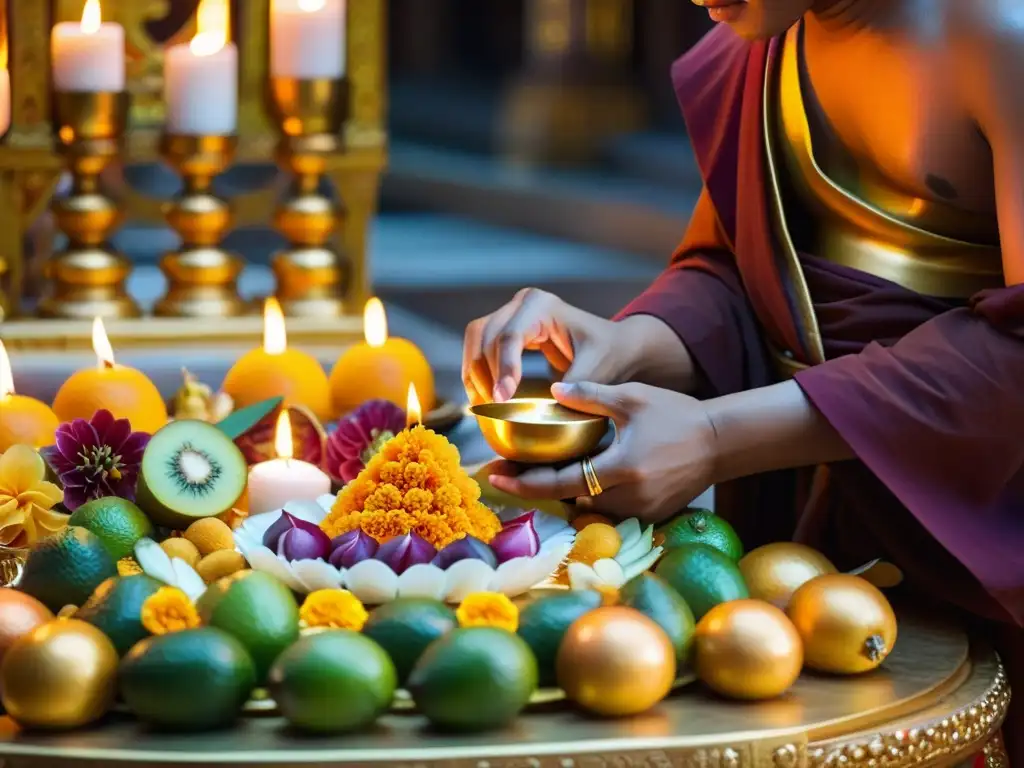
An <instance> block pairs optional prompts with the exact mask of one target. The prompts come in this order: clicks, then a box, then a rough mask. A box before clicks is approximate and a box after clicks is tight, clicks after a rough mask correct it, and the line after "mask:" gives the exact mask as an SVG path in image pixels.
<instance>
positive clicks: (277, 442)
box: [274, 408, 295, 459]
mask: <svg viewBox="0 0 1024 768" xmlns="http://www.w3.org/2000/svg"><path fill="white" fill-rule="evenodd" d="M274 450H275V451H276V452H277V456H278V458H281V459H290V458H292V456H293V455H294V454H295V448H294V447H293V445H292V422H291V419H290V418H289V417H288V409H287V408H282V409H281V415H280V416H278V417H277V429H276V430H275V431H274Z"/></svg>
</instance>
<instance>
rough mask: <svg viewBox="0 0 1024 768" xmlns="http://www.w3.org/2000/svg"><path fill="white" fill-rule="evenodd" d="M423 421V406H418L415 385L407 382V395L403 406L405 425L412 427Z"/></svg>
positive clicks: (418, 399) (418, 401)
mask: <svg viewBox="0 0 1024 768" xmlns="http://www.w3.org/2000/svg"><path fill="white" fill-rule="evenodd" d="M422 423H423V408H422V407H421V406H420V398H419V396H418V395H417V394H416V385H415V384H413V383H412V382H411V381H410V382H409V397H408V398H407V400H406V406H405V426H406V427H407V428H408V427H414V426H416V425H417V424H422Z"/></svg>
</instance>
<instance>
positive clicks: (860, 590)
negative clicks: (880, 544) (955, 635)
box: [786, 573, 896, 675]
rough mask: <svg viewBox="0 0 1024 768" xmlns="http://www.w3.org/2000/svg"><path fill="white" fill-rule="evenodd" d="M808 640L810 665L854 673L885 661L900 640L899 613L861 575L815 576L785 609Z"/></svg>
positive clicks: (843, 673) (823, 670) (835, 671)
mask: <svg viewBox="0 0 1024 768" xmlns="http://www.w3.org/2000/svg"><path fill="white" fill-rule="evenodd" d="M786 613H787V614H789V618H790V619H791V620H792V621H793V624H794V625H795V626H796V629H797V632H799V633H800V637H801V638H803V642H804V659H805V661H806V663H807V666H808V667H811V668H812V669H816V670H818V671H819V672H831V673H833V674H838V675H855V674H858V673H861V672H869V671H871V670H872V669H875V667H877V666H878V665H879V664H881V663H882V662H883V661H885V657H886V656H888V655H889V654H890V653H891V652H892V649H893V646H894V645H895V644H896V614H895V613H893V610H892V606H891V605H889V601H888V600H887V599H886V597H885V595H883V594H882V593H881V592H880V591H879V590H878V588H877V587H875V586H874V585H872V584H869V583H868V582H867V581H865V580H864V579H862V578H860V577H859V576H850V575H849V574H845V573H833V574H828V575H825V576H818V577H817V578H816V579H811V580H810V581H808V582H807V583H806V584H804V585H803V586H802V587H800V589H798V590H797V591H796V592H795V593H794V594H793V598H792V599H791V600H790V601H789V607H788V608H787V609H786Z"/></svg>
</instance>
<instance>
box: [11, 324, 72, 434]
mask: <svg viewBox="0 0 1024 768" xmlns="http://www.w3.org/2000/svg"><path fill="white" fill-rule="evenodd" d="M58 426H60V422H59V421H57V414H55V413H54V412H53V411H52V410H51V409H50V406H48V405H47V404H46V403H42V402H40V401H39V400H35V399H33V398H31V397H26V396H24V395H18V394H15V392H14V375H13V373H12V372H11V361H10V358H8V357H7V350H6V349H4V343H3V342H2V341H0V453H3V452H4V451H6V450H7V449H8V448H10V447H11V446H12V445H18V444H21V445H31V446H32V447H33V448H42V447H44V446H47V445H53V439H54V438H53V436H54V434H55V433H56V432H57V427H58Z"/></svg>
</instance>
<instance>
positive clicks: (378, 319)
mask: <svg viewBox="0 0 1024 768" xmlns="http://www.w3.org/2000/svg"><path fill="white" fill-rule="evenodd" d="M363 336H364V337H365V338H366V343H367V344H369V345H370V346H371V347H383V346H384V342H386V341H387V340H388V316H387V314H386V313H385V312H384V304H383V303H382V302H381V300H380V299H378V298H377V297H376V296H374V297H373V298H372V299H370V300H369V301H367V302H366V307H365V309H363Z"/></svg>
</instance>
